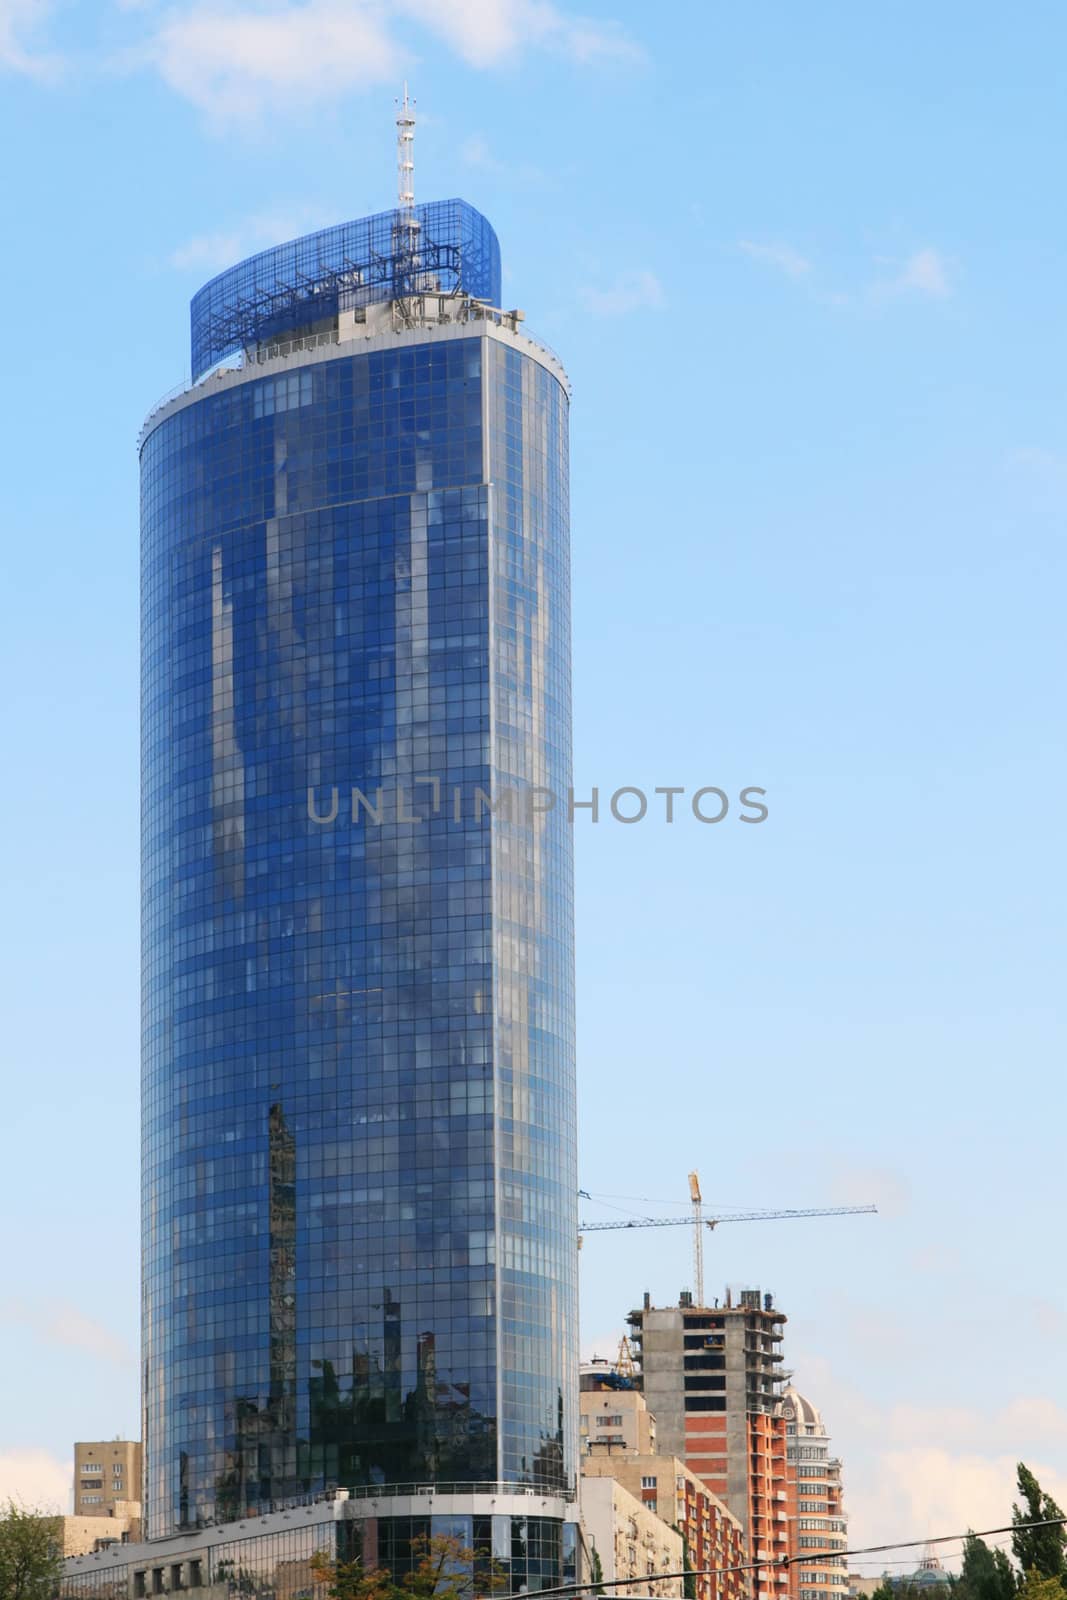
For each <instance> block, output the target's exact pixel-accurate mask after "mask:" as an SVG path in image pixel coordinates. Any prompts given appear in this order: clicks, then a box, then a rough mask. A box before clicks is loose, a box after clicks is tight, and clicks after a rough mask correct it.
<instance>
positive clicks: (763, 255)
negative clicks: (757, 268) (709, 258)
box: [737, 239, 811, 278]
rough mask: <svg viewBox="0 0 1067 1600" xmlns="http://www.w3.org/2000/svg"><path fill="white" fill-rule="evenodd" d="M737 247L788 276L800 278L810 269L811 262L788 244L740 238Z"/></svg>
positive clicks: (744, 253) (752, 257) (743, 252)
mask: <svg viewBox="0 0 1067 1600" xmlns="http://www.w3.org/2000/svg"><path fill="white" fill-rule="evenodd" d="M737 248H738V249H739V250H740V251H741V252H742V254H743V255H746V256H749V257H751V259H752V260H753V261H759V262H760V263H762V264H763V265H764V266H768V267H774V268H775V270H776V271H778V272H784V273H785V274H786V276H787V277H789V278H802V277H803V276H804V274H805V273H807V272H810V271H811V262H810V261H809V260H808V259H807V257H806V256H802V255H801V254H800V251H799V250H794V249H793V247H792V245H788V244H757V243H756V242H755V241H754V240H752V239H740V240H739V241H738V245H737Z"/></svg>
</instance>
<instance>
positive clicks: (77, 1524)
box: [45, 1502, 141, 1557]
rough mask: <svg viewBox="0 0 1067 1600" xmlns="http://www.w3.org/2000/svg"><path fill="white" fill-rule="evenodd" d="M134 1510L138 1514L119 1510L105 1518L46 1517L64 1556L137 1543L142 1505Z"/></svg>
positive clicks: (87, 1553) (90, 1553) (82, 1554)
mask: <svg viewBox="0 0 1067 1600" xmlns="http://www.w3.org/2000/svg"><path fill="white" fill-rule="evenodd" d="M120 1506H121V1502H120ZM133 1509H134V1511H135V1512H136V1515H135V1516H132V1517H131V1516H128V1515H126V1513H125V1512H123V1511H122V1510H121V1509H120V1510H119V1511H118V1512H116V1514H115V1515H114V1516H111V1517H109V1518H108V1519H107V1520H106V1521H102V1520H101V1518H100V1517H46V1518H45V1521H46V1522H47V1523H48V1525H49V1527H50V1528H51V1529H52V1530H53V1534H54V1537H55V1541H56V1544H57V1545H58V1547H59V1550H60V1554H61V1555H63V1556H64V1557H67V1556H88V1555H92V1554H93V1552H94V1551H95V1550H106V1549H107V1547H108V1546H109V1545H112V1544H130V1543H136V1541H137V1540H138V1539H140V1537H141V1507H140V1505H139V1504H138V1505H135V1506H134V1508H133Z"/></svg>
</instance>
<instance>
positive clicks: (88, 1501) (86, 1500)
mask: <svg viewBox="0 0 1067 1600" xmlns="http://www.w3.org/2000/svg"><path fill="white" fill-rule="evenodd" d="M103 1498H104V1497H103V1495H102V1494H83V1495H82V1505H83V1506H98V1505H100V1504H101V1503H102V1501H103Z"/></svg>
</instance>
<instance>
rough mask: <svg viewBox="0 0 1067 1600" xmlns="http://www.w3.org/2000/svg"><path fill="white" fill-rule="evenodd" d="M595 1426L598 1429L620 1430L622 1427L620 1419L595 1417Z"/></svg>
mask: <svg viewBox="0 0 1067 1600" xmlns="http://www.w3.org/2000/svg"><path fill="white" fill-rule="evenodd" d="M596 1425H597V1427H598V1428H621V1427H622V1418H621V1417H597V1419H596Z"/></svg>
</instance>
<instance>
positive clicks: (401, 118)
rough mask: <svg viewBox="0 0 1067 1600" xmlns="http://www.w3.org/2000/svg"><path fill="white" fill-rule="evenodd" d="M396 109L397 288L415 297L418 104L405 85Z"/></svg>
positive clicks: (417, 227)
mask: <svg viewBox="0 0 1067 1600" xmlns="http://www.w3.org/2000/svg"><path fill="white" fill-rule="evenodd" d="M397 107H398V111H397V118H396V235H397V239H396V245H397V248H396V253H397V255H398V256H400V257H401V258H402V262H401V264H398V273H397V276H398V278H399V279H400V283H399V284H398V288H399V289H400V292H401V293H402V294H405V293H406V294H413V293H414V292H415V289H416V277H415V274H416V268H417V264H418V243H419V219H418V217H417V216H416V214H415V102H414V100H409V99H408V86H407V84H406V83H405V84H404V99H403V101H402V102H401V101H399V100H398V101H397Z"/></svg>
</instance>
